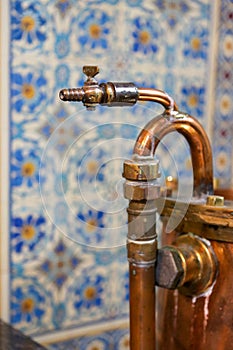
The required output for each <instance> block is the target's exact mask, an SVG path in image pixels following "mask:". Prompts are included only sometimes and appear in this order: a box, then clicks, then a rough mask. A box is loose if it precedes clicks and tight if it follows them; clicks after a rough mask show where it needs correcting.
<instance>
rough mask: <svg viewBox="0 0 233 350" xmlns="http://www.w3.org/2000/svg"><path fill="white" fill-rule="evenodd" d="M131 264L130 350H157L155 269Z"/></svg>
mask: <svg viewBox="0 0 233 350" xmlns="http://www.w3.org/2000/svg"><path fill="white" fill-rule="evenodd" d="M154 265H155V264H154V263H153V264H151V266H143V265H142V266H140V265H136V264H133V263H130V264H129V274H130V277H129V290H130V349H131V350H144V349H146V350H155V349H156V344H155V329H156V328H155V327H156V324H155V277H154V276H155V271H154V270H155V268H154Z"/></svg>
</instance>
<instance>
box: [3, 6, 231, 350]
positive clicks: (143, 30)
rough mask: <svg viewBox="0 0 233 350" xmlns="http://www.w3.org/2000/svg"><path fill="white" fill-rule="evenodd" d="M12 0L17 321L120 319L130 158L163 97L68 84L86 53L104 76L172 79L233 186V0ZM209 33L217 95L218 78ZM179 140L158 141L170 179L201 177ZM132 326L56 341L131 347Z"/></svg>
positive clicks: (32, 326) (167, 85)
mask: <svg viewBox="0 0 233 350" xmlns="http://www.w3.org/2000/svg"><path fill="white" fill-rule="evenodd" d="M9 4H10V6H9V14H8V16H9V23H10V37H9V38H7V39H9V58H10V59H9V71H10V74H9V83H10V89H9V92H8V96H9V105H10V111H9V125H10V138H9V164H10V170H9V174H7V175H6V176H7V177H9V180H10V191H9V232H10V235H9V265H10V283H9V291H8V294H9V300H10V302H9V313H10V322H11V323H12V324H13V325H14V326H15V327H17V328H19V329H21V330H22V331H24V332H25V333H27V334H30V335H33V336H44V337H45V338H46V335H47V334H48V333H49V332H57V333H56V334H57V338H59V331H61V330H62V331H66V330H70V329H73V328H75V327H85V326H87V325H88V326H90V325H92V326H93V328H94V327H95V325H96V324H97V323H99V322H106V324H107V325H108V327H109V328H111V321H113V320H120V321H121V320H125V319H127V318H128V298H129V295H128V267H127V257H126V247H125V240H126V234H127V224H126V221H127V217H126V211H125V208H126V205H127V203H126V201H125V199H124V198H123V193H122V183H123V182H122V174H121V173H122V164H123V161H124V159H126V158H130V157H131V154H132V149H133V145H134V142H135V139H136V136H137V134H138V133H139V131H140V130H141V128H142V127H143V126H144V125H145V124H146V123H147V122H148V121H149V120H150V119H152V118H153V117H154V116H155V115H157V114H160V113H161V111H162V109H161V107H160V106H157V105H154V104H153V103H146V102H145V103H141V104H137V105H135V106H134V107H132V108H128V107H125V108H111V109H110V108H107V107H97V108H96V110H95V111H94V112H90V111H86V110H85V109H84V107H83V106H82V105H80V104H76V103H67V104H65V103H62V102H60V101H59V98H58V92H59V90H60V89H61V88H63V87H72V86H82V85H83V82H84V80H85V77H84V76H83V73H82V66H83V65H86V64H97V65H98V66H99V67H100V74H99V77H97V79H99V80H100V81H117V80H121V81H134V82H135V83H136V84H138V86H146V87H156V88H159V89H163V90H165V91H167V92H168V93H169V94H171V95H172V96H173V97H174V98H175V100H176V102H177V104H178V106H180V109H181V110H183V111H185V112H188V113H190V114H191V115H193V116H195V117H196V118H198V120H199V121H200V122H201V123H202V124H203V126H204V127H205V128H206V129H208V130H209V129H210V126H211V125H212V126H213V130H212V135H213V138H212V145H213V151H214V160H215V176H216V177H218V178H220V179H221V185H222V186H224V185H227V186H230V185H232V157H233V153H232V152H233V147H232V135H233V128H232V112H233V105H232V99H231V96H232V93H233V91H232V90H233V84H232V81H233V80H232V79H233V78H232V77H233V75H232V71H233V67H232V65H233V59H232V58H233V41H232V38H233V35H232V34H233V33H232V31H233V24H232V23H233V22H232V13H233V8H232V6H233V3H232V0H221V8H217V13H215V11H216V6H215V2H213V1H211V0H199V1H196V0H191V1H187V0H186V1H185V0H177V1H171V0H166V1H160V0H153V1H146V0H105V1H104V0H87V1H81V0H36V1H35V0H10V1H9ZM220 14H221V16H220ZM218 16H220V19H219V21H220V23H219V24H220V25H219V31H218V37H217V36H216V37H213V35H212V28H213V27H214V24H215V23H216V18H218ZM213 40H216V45H218V57H216V60H217V61H216V67H217V70H216V84H215V90H214V88H212V91H213V92H214V96H215V101H212V100H210V95H211V94H210V93H209V88H210V87H209V86H208V84H209V82H210V75H211V74H213V72H212V71H211V69H212V66H211V62H212V61H211V57H212V55H214V54H215V52H213V48H214V45H213V43H212V41H213ZM213 103H215V111H214V114H213V115H212V114H210V113H209V112H208V111H209V109H208V108H207V107H208V106H209V105H210V104H213ZM175 145H176V146H175V147H174V135H173V136H172V135H171V136H169V137H167V138H166V139H165V140H163V142H161V145H160V147H159V150H158V158H159V159H160V161H161V172H162V179H161V181H162V182H163V181H164V178H165V177H166V176H167V175H173V176H175V177H178V178H179V179H189V178H190V177H192V167H191V162H190V156H189V149H188V146H187V144H186V143H185V141H184V140H183V138H182V137H179V135H175ZM4 239H5V238H4ZM6 239H8V238H6ZM127 332H128V330H119V331H116V332H114V331H112V330H109V331H107V332H106V333H103V334H101V335H99V336H95V337H94V336H90V337H88V336H87V337H80V338H78V339H74V340H70V341H69V340H68V341H67V342H64V341H61V342H59V341H58V342H57V343H56V344H54V345H51V349H65V348H66V349H67V348H73V349H75V348H79V349H93V348H95V349H110V348H113V349H122V350H123V349H128V348H129V347H128V333H127ZM110 345H111V347H110Z"/></svg>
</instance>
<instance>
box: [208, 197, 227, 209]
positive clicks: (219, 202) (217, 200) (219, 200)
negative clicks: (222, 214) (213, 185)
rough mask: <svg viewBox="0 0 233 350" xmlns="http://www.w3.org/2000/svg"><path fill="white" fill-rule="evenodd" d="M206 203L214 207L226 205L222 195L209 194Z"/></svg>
mask: <svg viewBox="0 0 233 350" xmlns="http://www.w3.org/2000/svg"><path fill="white" fill-rule="evenodd" d="M206 204H207V205H210V206H212V207H222V206H223V205H224V197H222V196H215V195H212V196H208V197H207V198H206Z"/></svg>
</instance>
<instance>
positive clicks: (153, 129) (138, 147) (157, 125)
mask: <svg viewBox="0 0 233 350" xmlns="http://www.w3.org/2000/svg"><path fill="white" fill-rule="evenodd" d="M175 131H177V132H179V133H180V134H182V135H183V136H184V137H185V139H186V140H187V141H188V144H189V146H190V152H191V159H192V165H193V174H194V189H193V193H194V195H198V196H200V195H201V194H202V193H204V194H211V193H213V164H212V151H211V146H210V142H209V139H208V136H207V134H206V133H205V131H204V129H203V127H202V126H201V124H200V123H199V122H198V121H197V120H196V119H195V118H193V117H191V116H190V115H187V114H184V113H181V112H173V113H172V114H168V113H166V112H164V113H163V114H162V115H160V116H158V117H155V118H154V119H152V120H151V121H150V122H149V123H148V124H147V125H146V126H145V127H144V129H143V130H142V131H141V133H140V134H139V136H138V138H137V140H136V143H135V146H134V154H137V155H139V156H154V154H155V151H156V149H157V146H158V144H159V143H160V141H161V140H162V138H163V137H164V136H165V135H167V134H169V133H171V132H175Z"/></svg>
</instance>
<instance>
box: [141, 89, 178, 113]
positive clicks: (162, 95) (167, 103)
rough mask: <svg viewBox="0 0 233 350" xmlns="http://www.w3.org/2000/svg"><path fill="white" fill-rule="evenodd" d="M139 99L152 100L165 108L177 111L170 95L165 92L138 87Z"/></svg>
mask: <svg viewBox="0 0 233 350" xmlns="http://www.w3.org/2000/svg"><path fill="white" fill-rule="evenodd" d="M138 92H139V97H138V100H139V101H152V102H156V103H159V104H161V105H162V106H163V107H164V108H165V110H167V111H168V112H169V111H177V110H178V107H177V105H176V103H175V101H174V100H173V98H172V97H171V96H169V95H168V94H167V93H166V92H164V91H162V90H158V89H152V88H138Z"/></svg>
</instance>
